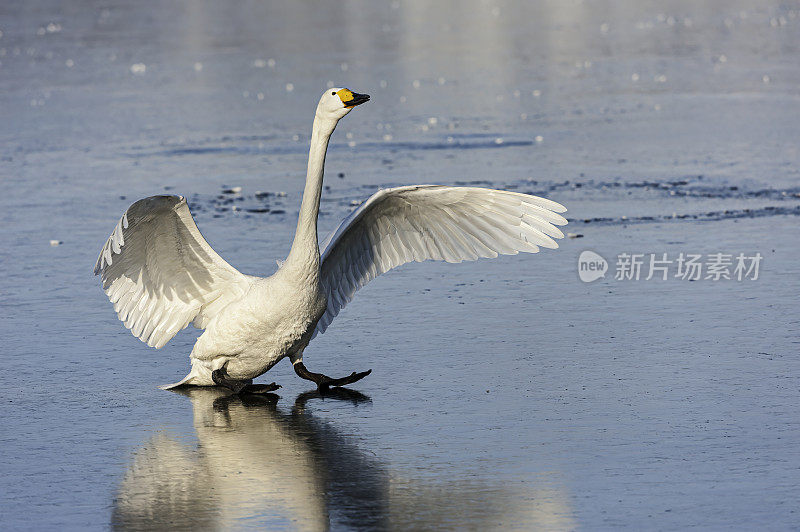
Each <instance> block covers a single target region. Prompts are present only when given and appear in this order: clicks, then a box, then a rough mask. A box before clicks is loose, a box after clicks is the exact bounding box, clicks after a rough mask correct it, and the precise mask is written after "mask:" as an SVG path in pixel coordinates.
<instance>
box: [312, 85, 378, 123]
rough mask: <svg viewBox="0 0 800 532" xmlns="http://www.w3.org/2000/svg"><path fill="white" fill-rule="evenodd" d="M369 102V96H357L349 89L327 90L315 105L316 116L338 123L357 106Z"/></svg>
mask: <svg viewBox="0 0 800 532" xmlns="http://www.w3.org/2000/svg"><path fill="white" fill-rule="evenodd" d="M368 101H369V95H367V94H358V93H357V92H353V91H351V90H350V89H328V90H326V91H325V92H323V93H322V98H320V99H319V105H317V116H318V117H320V118H326V119H328V120H333V121H338V120H341V119H342V117H344V115H346V114H347V113H349V112H350V111H352V110H353V108H354V107H355V106H357V105H361V104H362V103H364V102H368Z"/></svg>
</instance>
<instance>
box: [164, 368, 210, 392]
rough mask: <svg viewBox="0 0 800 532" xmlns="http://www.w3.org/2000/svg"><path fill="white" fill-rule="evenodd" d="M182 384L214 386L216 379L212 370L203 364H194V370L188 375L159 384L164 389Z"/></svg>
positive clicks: (178, 386) (170, 388)
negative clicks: (168, 382) (173, 381)
mask: <svg viewBox="0 0 800 532" xmlns="http://www.w3.org/2000/svg"><path fill="white" fill-rule="evenodd" d="M182 386H214V380H213V379H212V378H211V371H210V370H209V369H208V368H206V367H204V366H201V365H198V364H193V365H192V371H190V372H189V374H188V375H187V376H185V377H184V378H183V379H181V380H179V381H178V382H176V383H173V384H164V385H161V386H159V388H161V389H162V390H172V389H175V388H180V387H182Z"/></svg>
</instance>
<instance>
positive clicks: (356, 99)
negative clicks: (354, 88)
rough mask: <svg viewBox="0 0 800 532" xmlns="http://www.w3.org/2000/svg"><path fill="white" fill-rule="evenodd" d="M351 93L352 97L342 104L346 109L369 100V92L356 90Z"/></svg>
mask: <svg viewBox="0 0 800 532" xmlns="http://www.w3.org/2000/svg"><path fill="white" fill-rule="evenodd" d="M351 94H352V95H353V99H352V100H350V101H348V102H346V103H345V105H344V106H345V107H346V108H348V109H349V108H351V107H355V106H356V105H361V104H362V103H366V102H368V101H369V94H359V93H357V92H351Z"/></svg>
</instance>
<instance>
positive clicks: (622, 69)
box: [0, 0, 800, 530]
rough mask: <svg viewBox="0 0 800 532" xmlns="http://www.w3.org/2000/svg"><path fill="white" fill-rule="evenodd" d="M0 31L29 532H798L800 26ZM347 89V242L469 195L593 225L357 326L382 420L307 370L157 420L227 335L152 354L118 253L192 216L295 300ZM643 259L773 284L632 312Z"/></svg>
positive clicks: (537, 20)
mask: <svg viewBox="0 0 800 532" xmlns="http://www.w3.org/2000/svg"><path fill="white" fill-rule="evenodd" d="M0 32H2V33H1V34H0V185H1V187H2V188H1V189H0V190H2V194H0V269H2V275H0V338H2V360H3V366H2V375H3V385H2V387H0V389H2V391H1V392H0V401H1V403H0V405H2V406H0V421H2V427H3V428H2V431H0V458H1V459H0V463H1V464H2V473H0V527H2V528H3V529H4V530H22V529H25V530H27V529H32V528H36V529H75V530H87V529H105V528H109V527H118V528H130V529H151V528H154V527H159V526H160V527H178V528H195V529H196V528H199V527H205V528H224V529H247V528H285V529H290V530H291V529H303V530H316V529H324V528H325V527H327V526H330V527H331V528H334V529H355V528H367V529H375V528H384V529H453V528H472V529H480V530H483V529H487V528H488V529H509V528H513V529H537V528H541V529H554V530H561V529H565V530H570V529H584V530H597V529H615V530H616V529H620V528H627V529H660V530H670V529H686V528H689V527H701V528H704V529H721V528H727V529H730V528H734V529H743V530H748V529H753V528H755V527H759V528H760V529H766V530H781V529H792V528H797V527H798V526H800V515H798V507H797V494H798V485H799V484H800V471H799V470H798V468H799V467H800V418H798V400H799V399H800V363H799V362H798V332H800V326H798V310H799V309H798V302H797V297H798V274H799V273H800V267H798V261H800V252H799V251H798V249H799V248H800V247H799V246H798V244H800V240H798V234H800V233H798V220H800V218H798V216H800V197H799V196H798V195H799V194H800V179H799V176H800V175H799V169H798V163H800V153H799V152H798V146H800V142H799V141H800V120H798V118H800V67H799V66H798V65H800V49H799V47H800V4H798V2H793V1H769V0H764V1H747V2H745V1H713V2H694V1H679V0H673V1H667V2H664V1H659V2H655V1H644V2H642V1H619V2H610V1H605V2H581V1H574V0H569V1H561V0H551V1H539V2H526V1H499V0H498V1H495V0H476V1H471V2H436V3H435V4H431V3H429V2H423V1H411V0H398V1H394V2H357V1H341V2H330V3H325V4H318V3H316V2H255V1H243V2H213V1H208V2H195V1H188V0H186V1H178V2H167V3H163V2H151V1H143V2H123V1H115V0H110V1H68V2H59V1H56V0H51V1H42V0H32V1H25V2H23V1H8V2H3V3H2V5H0ZM327 86H347V87H350V88H352V89H353V90H357V91H359V92H366V93H369V94H370V95H372V101H371V102H370V103H369V104H367V105H364V106H362V107H360V108H358V109H357V110H355V111H354V112H353V113H351V114H350V116H348V117H347V118H346V119H345V120H343V121H342V122H341V124H340V125H339V128H338V129H337V131H336V133H335V134H334V137H333V140H332V145H331V149H330V152H329V156H328V162H327V174H326V185H327V187H326V190H325V192H324V195H323V206H322V211H323V212H322V214H321V218H320V231H321V233H323V235H322V236H324V234H325V233H327V232H328V231H329V230H331V229H333V228H334V227H335V226H336V224H338V222H339V220H341V219H342V218H343V217H344V216H345V215H346V214H347V213H348V212H349V210H350V209H351V208H352V206H353V204H357V203H358V202H360V201H362V200H363V199H365V198H366V197H368V196H369V195H370V194H371V193H372V192H374V191H375V190H376V189H377V188H379V187H386V186H392V185H398V184H410V183H445V184H447V183H449V184H454V183H461V184H464V183H474V184H477V185H480V186H489V187H495V188H505V189H510V190H519V191H523V192H532V193H535V194H539V195H544V196H547V197H549V198H551V199H554V200H556V201H559V202H561V203H563V204H565V205H566V206H567V207H568V208H569V212H568V216H569V218H570V220H571V222H570V225H569V226H568V227H567V229H566V230H567V231H569V232H570V233H572V235H571V236H572V237H573V238H567V239H564V241H563V243H562V247H561V249H558V250H555V251H549V250H545V251H543V252H542V253H539V254H537V255H521V256H516V257H503V258H500V259H497V260H494V261H479V262H476V263H465V264H461V265H448V264H435V263H426V264H412V265H408V266H407V267H403V268H400V269H399V270H397V271H393V272H391V273H390V274H388V275H386V276H384V277H381V278H379V279H377V280H376V281H374V282H373V283H371V284H370V285H369V286H367V287H366V288H365V289H363V290H362V291H361V292H359V294H358V296H357V297H356V299H355V300H354V301H353V302H352V303H351V304H350V305H349V306H348V307H347V309H346V310H345V311H343V312H342V314H341V315H340V316H339V317H338V318H337V319H336V321H335V322H334V323H333V325H332V326H331V328H330V329H329V330H328V332H326V333H325V334H324V335H323V336H321V337H319V338H317V339H316V340H315V341H314V342H313V343H312V344H311V346H310V347H309V349H308V350H307V351H306V357H305V358H306V363H307V364H308V366H309V367H310V368H311V369H312V370H316V371H324V372H326V373H329V374H333V375H338V374H347V373H349V372H351V371H353V370H364V369H367V368H372V370H373V373H372V375H370V376H369V377H368V378H367V379H365V380H363V381H362V382H360V383H358V385H357V386H356V387H355V388H357V389H358V390H359V391H360V392H361V393H363V394H365V395H366V396H368V397H369V398H370V400H368V401H361V402H358V403H354V402H352V401H336V400H331V399H320V398H317V397H309V396H306V395H303V393H304V392H307V391H308V390H309V386H308V385H307V383H306V382H304V381H300V380H299V379H298V378H297V377H295V376H294V374H293V372H292V371H291V368H290V366H289V364H288V363H281V364H279V365H278V366H277V367H275V368H274V369H273V370H272V371H271V372H270V373H269V374H268V375H266V376H265V377H263V378H262V380H265V381H266V382H271V381H273V380H275V381H277V382H279V383H280V384H282V385H283V388H282V389H281V390H280V396H281V398H280V400H279V401H278V402H277V403H261V402H258V401H244V402H243V401H240V400H236V399H231V398H226V397H224V395H225V394H224V393H222V392H219V391H215V390H197V391H195V392H193V393H191V394H188V396H187V395H180V394H176V393H169V392H164V391H161V390H159V389H157V388H156V385H158V384H163V383H168V382H174V381H176V380H178V379H179V378H181V377H183V375H185V373H186V371H187V369H188V358H187V357H188V353H189V351H190V350H191V346H192V343H193V341H194V338H195V337H196V336H197V334H198V332H197V331H195V330H189V331H185V332H183V333H181V334H179V335H178V336H177V337H176V338H175V339H174V340H173V341H172V342H171V343H170V344H169V345H168V346H167V347H165V348H164V349H162V350H160V351H155V350H152V349H150V348H147V347H146V346H145V345H143V344H141V343H140V342H139V341H138V340H137V339H135V338H134V337H133V336H132V335H130V333H128V332H127V331H126V330H125V329H124V327H123V326H122V324H121V323H120V322H118V321H117V319H116V317H115V315H114V313H113V310H112V308H111V305H110V304H109V303H108V301H107V300H106V298H105V296H104V294H103V293H102V291H101V290H100V287H99V282H98V280H97V279H96V278H94V277H92V275H91V270H92V266H93V264H94V260H95V259H96V255H97V253H98V252H99V250H100V247H101V245H102V244H103V242H104V241H105V239H106V238H107V236H108V234H109V233H110V231H111V230H112V229H113V227H114V224H115V223H116V221H117V220H118V218H119V217H120V216H121V214H122V212H124V210H125V208H126V207H127V206H128V205H129V204H130V203H132V202H133V201H135V200H136V199H138V198H140V197H144V196H148V195H153V194H159V193H164V192H165V191H169V193H179V194H183V195H185V196H187V198H188V199H189V201H190V205H191V207H192V210H193V212H194V213H195V217H196V219H197V223H198V225H199V227H200V229H201V231H203V233H204V234H205V236H206V237H207V239H208V240H209V242H210V243H211V244H212V245H213V246H214V247H215V249H216V250H217V251H218V252H219V253H220V254H221V255H222V256H223V257H225V258H226V259H227V260H229V262H231V264H233V265H234V266H236V267H237V268H239V269H241V270H242V271H244V272H246V273H254V274H258V273H263V274H269V273H271V272H272V271H273V270H274V269H275V267H276V266H275V259H281V258H284V257H285V254H286V253H287V251H288V248H289V243H290V239H291V235H292V232H293V230H294V225H295V217H296V213H297V208H298V205H299V202H300V193H301V191H302V187H303V178H304V175H305V160H306V150H307V142H308V139H309V133H310V126H311V121H312V118H313V110H314V106H315V105H316V102H317V99H318V97H319V95H320V94H321V92H322V91H323V90H324V89H325V88H326V87H327ZM231 187H242V190H241V192H240V193H238V194H230V193H229V194H223V193H222V191H223V190H224V189H228V188H231ZM256 192H270V193H272V194H271V195H267V196H264V195H261V196H260V197H256V196H255V194H256ZM354 202H355V203H354ZM248 209H250V210H256V211H264V212H250V211H249V210H248ZM578 235H582V236H581V237H578ZM51 240H56V241H61V242H62V243H61V244H60V245H58V246H51V245H50V241H51ZM585 249H591V250H593V251H595V252H597V253H599V254H601V255H603V256H604V257H606V259H608V260H609V261H610V263H611V271H609V273H608V274H607V275H606V277H605V278H604V279H602V280H599V281H596V282H595V283H592V284H584V283H582V282H581V281H580V280H579V279H578V276H577V257H578V255H579V253H580V252H581V251H583V250H585ZM622 252H628V253H657V254H661V253H668V254H669V256H670V257H671V258H676V257H677V255H678V253H680V252H684V253H698V254H709V253H717V252H722V253H730V254H738V253H746V254H748V255H752V254H754V253H756V252H758V253H761V254H762V255H763V256H764V259H763V262H762V263H761V268H760V272H759V279H758V280H756V281H752V280H748V281H741V282H739V281H735V280H732V281H718V282H714V281H711V280H700V281H696V282H688V281H682V280H680V279H674V278H672V279H670V280H668V281H660V280H650V281H645V280H640V281H616V280H615V279H614V276H613V274H614V271H613V270H614V262H615V258H616V256H617V254H619V253H622ZM672 272H673V273H674V269H673V271H672Z"/></svg>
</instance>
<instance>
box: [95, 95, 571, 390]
mask: <svg viewBox="0 0 800 532" xmlns="http://www.w3.org/2000/svg"><path fill="white" fill-rule="evenodd" d="M368 100H369V96H367V95H364V94H357V93H354V92H351V91H350V90H348V89H329V90H327V91H325V93H324V94H323V95H322V98H320V101H319V105H317V111H316V116H315V117H314V125H313V130H312V135H311V148H310V150H309V154H308V174H307V177H306V185H305V190H304V192H303V201H302V204H301V206H300V216H299V219H298V221H297V231H296V233H295V237H294V242H293V243H292V248H291V251H290V252H289V256H288V257H287V259H286V261H285V262H284V263H283V264H282V265H281V267H280V268H279V269H278V271H277V272H275V274H274V275H272V276H271V277H267V278H261V277H253V276H250V275H244V274H242V273H240V272H239V271H238V270H236V269H235V268H234V267H233V266H231V265H230V264H228V263H227V262H225V260H223V259H222V257H220V256H219V255H218V254H217V253H216V252H215V251H214V250H213V249H212V248H211V246H209V245H208V242H206V241H205V239H204V238H203V236H202V235H201V234H200V231H199V230H198V229H197V225H195V223H194V220H193V219H192V215H191V213H190V212H189V208H188V206H187V205H186V200H185V199H184V198H183V197H181V196H153V197H150V198H145V199H143V200H140V201H137V202H136V203H134V204H133V205H131V206H130V207H129V208H128V210H127V211H126V212H125V214H123V215H122V219H121V220H120V221H119V223H118V224H117V227H116V228H115V229H114V232H113V233H112V234H111V236H110V237H109V239H108V241H107V242H106V244H105V246H103V249H102V251H101V252H100V257H99V258H98V259H97V264H96V265H95V269H94V273H95V274H96V275H97V274H100V275H101V276H102V280H103V289H104V290H105V292H106V294H107V295H108V297H109V299H110V300H111V302H112V303H113V304H114V310H115V311H116V312H117V315H118V316H119V319H120V320H122V321H123V322H124V323H125V326H126V327H127V328H129V329H130V330H131V332H132V333H133V334H134V336H136V337H138V338H139V339H140V340H142V341H143V342H146V343H147V344H148V345H150V346H152V347H155V348H160V347H162V346H164V344H166V343H167V342H168V341H169V340H170V339H171V338H172V337H173V336H175V334H176V333H177V332H178V331H180V330H181V329H183V328H184V327H186V326H187V325H189V324H190V323H192V324H193V325H194V326H195V327H198V328H201V329H205V332H204V333H203V334H202V335H201V336H200V337H199V338H198V339H197V342H196V343H195V345H194V348H193V349H192V353H191V356H190V360H191V364H192V369H191V371H190V372H189V374H188V375H187V376H186V377H185V378H184V379H183V380H181V381H180V382H177V383H175V384H171V385H167V386H164V387H163V388H164V389H168V388H172V387H176V386H180V385H189V384H191V385H198V386H212V385H214V384H218V385H221V386H224V387H227V388H230V389H232V390H234V391H235V392H241V391H247V392H267V391H271V390H275V389H277V388H279V386H278V385H277V384H275V383H272V384H269V385H253V384H252V379H254V378H255V377H258V376H259V375H261V374H263V373H265V372H266V371H267V370H269V369H270V368H271V367H272V366H274V365H275V364H276V363H277V362H278V361H280V360H281V359H283V358H285V357H287V356H288V357H289V358H290V359H291V361H292V364H293V365H294V369H295V372H296V373H297V374H298V375H299V376H300V377H302V378H304V379H308V380H311V381H314V382H315V383H316V384H317V385H318V386H319V387H323V388H324V387H327V386H343V385H346V384H351V383H353V382H355V381H357V380H359V379H361V378H363V377H365V376H366V375H367V374H369V371H365V372H362V373H356V372H353V373H352V374H351V375H349V376H347V377H343V378H340V379H332V378H330V377H327V376H325V375H323V374H319V373H312V372H310V371H308V370H307V369H306V368H305V366H304V365H303V362H302V360H303V350H304V349H305V348H306V346H307V345H308V343H309V341H310V340H311V338H313V337H314V335H316V334H317V333H322V332H324V331H325V329H326V328H327V327H328V325H330V323H331V321H332V320H333V318H334V317H336V315H337V314H338V313H339V311H340V310H341V309H342V308H343V307H344V306H345V305H346V304H347V303H348V302H349V301H350V300H351V299H352V297H353V295H354V294H355V292H356V291H357V290H358V289H359V288H361V287H362V286H364V285H365V284H366V283H367V282H369V281H370V280H371V279H374V278H375V277H377V276H378V275H380V274H382V273H384V272H387V271H389V270H391V269H392V268H395V267H397V266H400V265H401V264H405V263H407V262H411V261H418V262H421V261H424V260H428V259H432V260H445V261H447V262H461V261H463V260H475V259H478V258H481V257H496V256H497V255H498V254H504V255H513V254H516V253H518V252H520V251H525V252H529V253H535V252H537V251H538V250H539V247H540V246H541V247H547V248H557V247H558V244H556V242H555V241H554V240H553V238H562V237H563V236H564V235H563V234H562V232H561V231H560V230H559V229H558V228H557V227H556V225H565V224H566V223H567V221H566V220H565V219H564V218H563V217H561V216H560V215H558V214H557V213H559V212H564V211H566V209H565V208H564V207H563V206H561V205H559V204H558V203H556V202H554V201H550V200H547V199H544V198H539V197H536V196H531V195H527V194H520V193H517V192H505V191H501V190H491V189H485V188H474V187H449V186H436V185H414V186H406V187H397V188H391V189H386V190H380V191H378V192H376V193H375V194H374V195H373V196H372V197H370V198H369V199H368V200H367V201H365V202H364V203H363V204H362V205H361V206H360V207H359V208H358V209H356V210H355V211H354V212H353V213H352V214H350V215H349V216H348V217H347V218H346V219H345V220H344V221H343V222H342V224H341V225H340V226H339V228H338V229H337V230H336V231H335V232H334V233H333V234H332V235H331V236H330V237H329V238H328V240H327V241H326V243H325V245H324V252H323V253H322V255H321V256H320V251H319V244H318V241H317V215H318V214H319V202H320V194H321V192H322V175H323V167H324V164H325V153H326V151H327V147H328V140H329V139H330V136H331V134H332V133H333V130H334V128H335V127H336V124H337V123H338V122H339V120H341V119H342V118H343V117H344V116H345V115H346V114H348V113H349V112H350V111H351V110H352V109H353V108H354V107H355V106H357V105H360V104H362V103H364V102H366V101H368Z"/></svg>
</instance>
